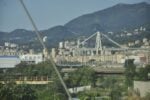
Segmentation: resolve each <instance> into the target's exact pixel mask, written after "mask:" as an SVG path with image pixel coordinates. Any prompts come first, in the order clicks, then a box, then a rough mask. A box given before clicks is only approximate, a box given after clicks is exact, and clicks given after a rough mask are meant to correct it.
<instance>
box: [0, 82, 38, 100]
mask: <svg viewBox="0 0 150 100" xmlns="http://www.w3.org/2000/svg"><path fill="white" fill-rule="evenodd" d="M0 98H1V100H36V99H37V96H36V93H35V91H34V90H33V89H32V88H31V87H30V86H29V85H25V84H24V85H16V84H15V83H5V84H4V85H1V87H0Z"/></svg>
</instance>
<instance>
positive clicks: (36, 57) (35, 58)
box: [20, 53, 44, 64]
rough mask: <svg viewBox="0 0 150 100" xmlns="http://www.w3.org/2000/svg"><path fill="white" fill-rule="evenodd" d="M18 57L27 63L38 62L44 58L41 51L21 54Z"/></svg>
mask: <svg viewBox="0 0 150 100" xmlns="http://www.w3.org/2000/svg"><path fill="white" fill-rule="evenodd" d="M20 59H21V61H23V62H27V63H29V64H38V63H40V62H42V61H43V60H44V59H43V54H42V53H40V54H25V55H21V56H20Z"/></svg>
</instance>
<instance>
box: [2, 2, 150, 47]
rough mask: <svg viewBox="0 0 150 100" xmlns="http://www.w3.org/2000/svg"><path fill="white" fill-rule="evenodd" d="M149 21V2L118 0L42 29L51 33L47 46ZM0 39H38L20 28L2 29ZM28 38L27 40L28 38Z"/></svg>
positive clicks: (129, 27) (132, 26) (25, 41)
mask: <svg viewBox="0 0 150 100" xmlns="http://www.w3.org/2000/svg"><path fill="white" fill-rule="evenodd" d="M149 25H150V4H147V3H145V2H142V3H138V4H117V5H115V6H113V7H110V8H107V9H104V10H101V11H97V12H94V13H90V14H86V15H82V16H79V17H77V18H75V19H73V20H71V21H69V22H68V23H66V24H65V25H64V26H61V25H59V26H55V27H52V28H50V29H47V30H43V31H41V35H42V36H47V37H48V42H47V44H48V46H49V47H51V46H54V45H56V44H57V43H58V42H60V41H63V40H66V39H72V38H75V37H78V36H88V35H90V34H93V33H94V32H95V31H97V30H99V31H101V32H109V31H113V32H120V31H122V30H130V29H134V28H137V27H140V26H149ZM0 40H1V42H4V41H11V42H15V43H18V44H28V43H36V42H34V40H36V34H35V33H34V32H33V31H28V30H24V29H17V30H14V31H12V32H10V33H4V32H0ZM27 40H28V41H27Z"/></svg>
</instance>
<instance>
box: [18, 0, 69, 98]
mask: <svg viewBox="0 0 150 100" xmlns="http://www.w3.org/2000/svg"><path fill="white" fill-rule="evenodd" d="M19 2H20V3H21V5H22V7H23V9H24V11H25V13H26V14H27V17H28V18H29V20H30V22H31V24H32V26H33V29H34V31H35V33H36V35H37V37H38V40H39V41H40V43H41V45H42V47H43V49H46V50H47V48H46V46H45V44H44V42H43V41H42V38H41V36H40V33H39V30H38V28H37V27H36V24H35V22H34V21H33V19H32V17H31V15H30V13H29V11H28V9H27V8H26V6H25V4H24V2H23V0H19ZM49 56H50V59H49V60H50V62H51V64H52V66H53V68H54V70H55V72H56V74H57V75H58V78H59V80H60V82H61V84H62V86H63V88H64V89H65V91H66V93H67V95H68V98H69V100H72V97H71V95H70V93H69V91H68V89H67V86H66V84H65V82H64V81H63V79H62V76H61V74H60V72H59V71H58V69H57V67H56V65H55V63H54V61H53V58H52V56H51V54H50V55H49ZM47 59H48V58H47Z"/></svg>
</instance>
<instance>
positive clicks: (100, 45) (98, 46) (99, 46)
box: [95, 32, 102, 55]
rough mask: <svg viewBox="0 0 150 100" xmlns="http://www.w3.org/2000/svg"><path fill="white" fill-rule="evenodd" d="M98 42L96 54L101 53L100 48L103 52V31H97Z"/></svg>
mask: <svg viewBox="0 0 150 100" xmlns="http://www.w3.org/2000/svg"><path fill="white" fill-rule="evenodd" d="M96 34H97V35H96V43H95V48H96V55H98V54H99V50H100V51H101V54H102V38H101V33H100V32H97V33H96Z"/></svg>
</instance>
